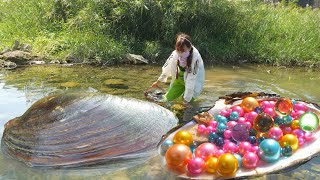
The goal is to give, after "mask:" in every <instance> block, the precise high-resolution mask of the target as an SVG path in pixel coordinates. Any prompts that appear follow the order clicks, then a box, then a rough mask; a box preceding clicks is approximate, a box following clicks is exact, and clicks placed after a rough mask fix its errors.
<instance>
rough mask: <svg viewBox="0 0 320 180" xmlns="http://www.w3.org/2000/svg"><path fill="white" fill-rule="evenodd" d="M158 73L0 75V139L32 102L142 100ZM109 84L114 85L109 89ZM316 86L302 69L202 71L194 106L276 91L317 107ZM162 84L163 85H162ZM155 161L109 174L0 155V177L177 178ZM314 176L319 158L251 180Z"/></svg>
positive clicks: (74, 70) (111, 70)
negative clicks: (78, 95) (62, 97)
mask: <svg viewBox="0 0 320 180" xmlns="http://www.w3.org/2000/svg"><path fill="white" fill-rule="evenodd" d="M160 71H161V67H154V66H122V67H106V68H94V67H87V66H72V67H62V66H32V67H28V68H23V69H22V68H20V69H17V70H15V71H0V132H1V133H0V136H2V133H3V130H4V124H5V123H6V122H7V121H9V120H10V119H12V118H14V117H17V116H21V115H22V114H23V113H24V112H25V111H26V110H27V109H28V108H29V107H30V106H31V105H32V104H33V103H34V102H35V101H37V100H39V99H41V98H42V97H44V96H47V95H50V94H58V93H67V92H101V93H109V94H114V95H119V96H126V97H134V98H137V99H143V100H145V99H144V95H143V92H144V91H145V90H146V89H147V88H148V86H150V85H151V84H152V82H154V81H155V80H156V79H157V77H158V75H159V74H160ZM110 80H111V81H118V82H117V83H115V85H110V84H109V83H110ZM106 81H107V82H106ZM319 84H320V76H319V71H315V70H312V69H307V68H284V67H268V66H243V67H242V66H241V67H237V66H226V67H221V66H220V67H207V69H206V83H205V87H204V91H203V93H202V94H201V96H200V97H199V98H198V100H197V103H196V106H200V107H207V106H212V105H213V103H214V101H215V100H216V99H217V98H218V97H219V96H223V95H225V94H229V93H233V92H239V91H258V92H261V91H263V92H268V93H277V94H279V95H281V96H285V97H290V98H295V99H302V100H306V101H310V102H315V103H318V104H320V90H319V87H320V86H319ZM167 86H168V84H163V87H165V88H166V87H167ZM176 103H179V101H178V102H176ZM182 114H183V113H182ZM159 138H160V137H159ZM160 162H161V159H160V157H159V156H155V157H152V158H151V159H150V160H149V161H147V162H141V164H140V165H138V166H135V167H130V168H127V169H118V168H117V167H114V168H113V169H112V170H111V171H110V169H105V168H103V166H102V167H98V168H95V167H91V168H84V169H38V168H30V167H27V166H26V165H25V164H23V163H21V162H17V161H15V160H12V159H10V158H8V157H5V156H4V155H3V154H2V153H0V179H68V180H69V179H117V180H118V179H148V180H149V179H176V177H175V175H173V174H171V173H169V172H168V171H167V170H166V169H165V168H163V167H161V163H160ZM319 175H320V158H319V157H316V158H313V159H312V160H311V161H309V162H307V163H305V164H303V165H301V166H300V167H298V168H296V169H293V170H291V171H289V172H286V173H281V174H275V175H267V176H263V177H259V178H256V179H288V178H290V179H317V178H318V177H319Z"/></svg>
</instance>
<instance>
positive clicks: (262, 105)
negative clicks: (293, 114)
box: [260, 101, 270, 110]
mask: <svg viewBox="0 0 320 180" xmlns="http://www.w3.org/2000/svg"><path fill="white" fill-rule="evenodd" d="M269 106H270V102H269V101H262V102H260V107H261V109H262V110H264V109H266V108H268V107H269Z"/></svg>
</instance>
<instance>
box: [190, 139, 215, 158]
mask: <svg viewBox="0 0 320 180" xmlns="http://www.w3.org/2000/svg"><path fill="white" fill-rule="evenodd" d="M217 152H218V148H217V146H216V145H214V144H212V143H209V142H207V143H203V144H200V146H198V147H197V148H196V149H195V151H194V154H195V157H200V158H202V159H204V160H205V161H206V160H207V159H209V158H210V157H211V156H215V155H216V153H217Z"/></svg>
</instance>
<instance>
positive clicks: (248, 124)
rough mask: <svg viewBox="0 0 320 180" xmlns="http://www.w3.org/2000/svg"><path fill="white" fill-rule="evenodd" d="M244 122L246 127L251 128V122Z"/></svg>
mask: <svg viewBox="0 0 320 180" xmlns="http://www.w3.org/2000/svg"><path fill="white" fill-rule="evenodd" d="M244 124H245V125H246V126H247V127H248V129H251V127H252V124H251V123H250V122H248V121H246V122H245V123H244Z"/></svg>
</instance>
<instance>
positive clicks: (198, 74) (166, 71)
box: [158, 46, 205, 102]
mask: <svg viewBox="0 0 320 180" xmlns="http://www.w3.org/2000/svg"><path fill="white" fill-rule="evenodd" d="M192 48H193V51H192V62H191V69H192V71H191V72H190V73H188V72H187V71H185V73H184V82H185V92H184V96H183V98H184V100H186V101H187V102H190V101H191V99H192V97H194V98H196V97H197V96H199V95H200V93H201V91H202V88H203V85H204V78H205V74H204V73H205V72H204V65H203V60H202V57H201V55H200V53H199V51H198V50H197V49H196V48H195V47H193V46H192ZM178 58H179V56H178V53H177V52H176V51H173V52H172V53H171V55H170V56H169V58H168V59H167V61H166V63H165V64H164V65H163V66H162V73H161V75H160V77H159V78H158V80H159V81H161V82H167V79H168V77H170V76H171V77H172V80H171V83H170V86H172V84H173V82H174V80H175V79H176V76H175V75H176V71H177V62H178Z"/></svg>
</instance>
